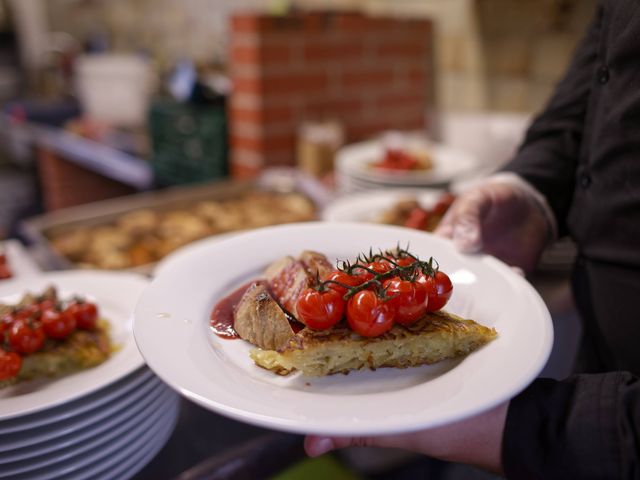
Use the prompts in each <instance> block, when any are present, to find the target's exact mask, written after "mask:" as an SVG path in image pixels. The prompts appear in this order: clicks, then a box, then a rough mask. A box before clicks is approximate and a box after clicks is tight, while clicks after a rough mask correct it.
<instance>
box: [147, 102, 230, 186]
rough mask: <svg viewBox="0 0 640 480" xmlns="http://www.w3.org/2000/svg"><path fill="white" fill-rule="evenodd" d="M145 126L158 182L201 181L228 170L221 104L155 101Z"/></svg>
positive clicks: (225, 121)
mask: <svg viewBox="0 0 640 480" xmlns="http://www.w3.org/2000/svg"><path fill="white" fill-rule="evenodd" d="M149 127H150V136H151V145H152V148H153V155H152V165H153V172H154V177H155V182H156V184H157V185H158V186H166V185H176V184H185V183H195V182H203V181H206V180H213V179H217V178H223V177H226V176H227V175H228V173H229V161H228V135H227V117H226V112H225V107H224V105H223V104H215V105H214V104H202V105H195V104H186V103H178V102H172V101H156V102H154V103H153V104H152V106H151V111H150V117H149Z"/></svg>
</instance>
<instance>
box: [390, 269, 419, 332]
mask: <svg viewBox="0 0 640 480" xmlns="http://www.w3.org/2000/svg"><path fill="white" fill-rule="evenodd" d="M384 287H385V289H386V292H387V295H388V296H390V297H392V298H390V299H389V300H388V303H390V304H392V305H393V306H394V307H395V309H396V311H397V314H396V319H395V320H396V322H398V323H401V324H402V325H410V324H411V323H413V322H415V321H416V320H418V319H419V318H420V317H422V316H423V315H424V314H425V312H426V311H427V288H426V286H425V284H424V283H422V282H416V281H413V282H412V281H410V280H403V279H401V278H398V277H394V278H391V279H389V280H387V281H386V282H385V283H384Z"/></svg>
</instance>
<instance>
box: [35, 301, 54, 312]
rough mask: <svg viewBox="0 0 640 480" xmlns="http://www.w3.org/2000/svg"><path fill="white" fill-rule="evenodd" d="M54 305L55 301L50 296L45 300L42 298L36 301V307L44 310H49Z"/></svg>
mask: <svg viewBox="0 0 640 480" xmlns="http://www.w3.org/2000/svg"><path fill="white" fill-rule="evenodd" d="M55 306H56V302H55V300H52V299H51V298H47V299H45V300H42V301H41V302H40V303H38V307H40V310H41V311H43V312H44V311H45V310H49V309H51V308H55Z"/></svg>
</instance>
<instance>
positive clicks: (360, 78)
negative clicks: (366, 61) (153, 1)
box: [341, 69, 393, 88]
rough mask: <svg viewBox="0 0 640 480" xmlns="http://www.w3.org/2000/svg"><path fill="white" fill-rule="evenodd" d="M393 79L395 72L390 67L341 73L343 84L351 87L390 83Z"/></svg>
mask: <svg viewBox="0 0 640 480" xmlns="http://www.w3.org/2000/svg"><path fill="white" fill-rule="evenodd" d="M392 81H393V72H392V71H391V70H390V69H385V70H377V71H366V70H362V69H358V70H357V71H350V72H345V73H344V74H342V75H341V85H343V86H345V87H351V88H361V87H372V86H382V85H389V84H391V82H392Z"/></svg>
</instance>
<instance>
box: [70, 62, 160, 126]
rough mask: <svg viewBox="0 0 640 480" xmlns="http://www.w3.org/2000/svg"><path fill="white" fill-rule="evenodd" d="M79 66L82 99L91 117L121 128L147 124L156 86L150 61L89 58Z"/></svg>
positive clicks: (85, 110) (86, 112) (87, 114)
mask: <svg viewBox="0 0 640 480" xmlns="http://www.w3.org/2000/svg"><path fill="white" fill-rule="evenodd" d="M75 66H76V69H75V74H76V88H77V93H78V98H79V100H80V104H81V106H82V109H83V111H84V114H85V115H86V116H87V117H89V118H91V119H94V120H98V121H100V122H104V123H107V124H109V125H113V126H121V127H137V126H142V125H144V124H145V122H146V119H147V111H148V109H149V102H150V99H151V95H152V93H153V88H154V86H155V81H154V80H155V78H154V75H153V70H152V68H151V65H150V64H149V62H148V61H146V60H144V59H143V58H140V57H138V56H135V55H124V54H123V55H119V54H100V55H85V56H82V57H79V58H78V59H77V60H76V65H75Z"/></svg>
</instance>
